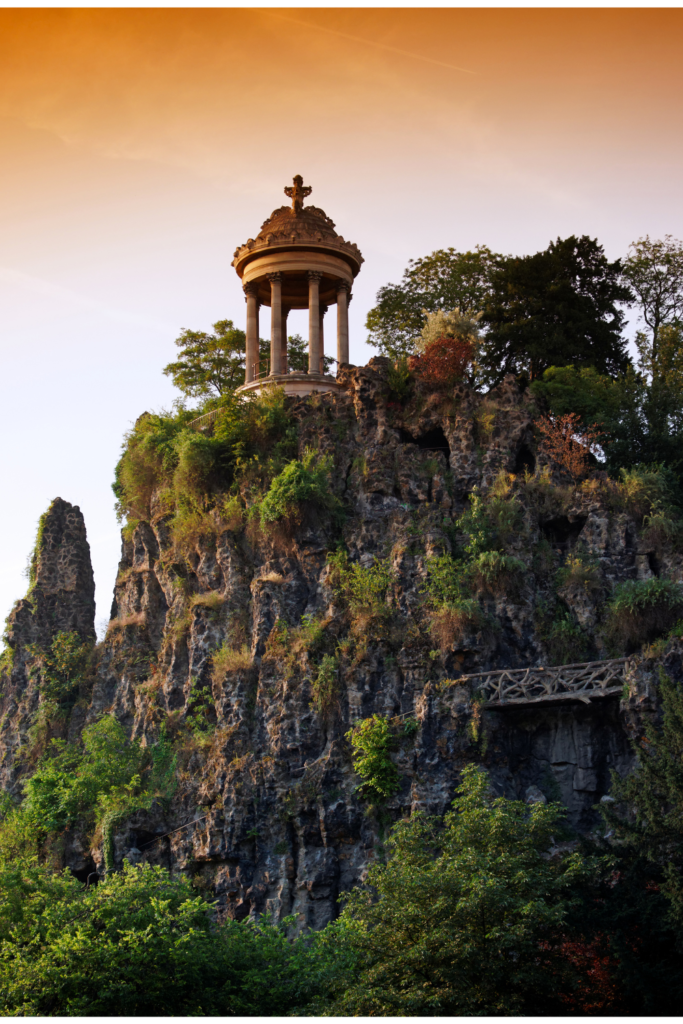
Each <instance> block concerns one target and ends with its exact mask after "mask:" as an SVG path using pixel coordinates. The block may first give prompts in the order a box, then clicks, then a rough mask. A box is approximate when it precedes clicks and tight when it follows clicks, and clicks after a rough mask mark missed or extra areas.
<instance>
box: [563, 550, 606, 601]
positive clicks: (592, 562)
mask: <svg viewBox="0 0 683 1024" xmlns="http://www.w3.org/2000/svg"><path fill="white" fill-rule="evenodd" d="M556 579H557V586H558V589H560V590H564V589H567V590H570V589H576V590H583V591H584V593H586V594H598V593H600V591H601V590H602V588H603V581H602V573H601V571H600V565H599V564H598V562H597V560H596V559H594V558H591V557H590V556H589V555H584V554H577V553H574V554H570V555H567V558H566V560H565V563H564V565H563V566H562V567H561V568H560V569H558V570H557V576H556Z"/></svg>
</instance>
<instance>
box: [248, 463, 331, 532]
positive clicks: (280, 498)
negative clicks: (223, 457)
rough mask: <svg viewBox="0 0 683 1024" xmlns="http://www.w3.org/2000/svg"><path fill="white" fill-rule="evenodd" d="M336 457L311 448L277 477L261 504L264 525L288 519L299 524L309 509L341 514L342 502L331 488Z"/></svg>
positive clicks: (262, 523)
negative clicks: (331, 474) (308, 507)
mask: <svg viewBox="0 0 683 1024" xmlns="http://www.w3.org/2000/svg"><path fill="white" fill-rule="evenodd" d="M331 469H332V457H331V456H330V455H320V454H319V452H317V451H315V450H314V449H311V448H307V449H306V450H305V452H304V455H303V458H302V459H300V460H299V459H294V460H293V461H292V462H290V463H289V464H288V465H287V466H285V468H284V469H283V471H282V472H281V473H280V474H279V476H276V477H275V479H274V480H273V482H272V483H271V485H270V489H269V491H268V493H267V494H266V496H265V497H264V498H263V500H262V501H261V503H260V516H261V526H263V527H267V526H268V525H269V524H272V523H276V522H279V521H282V520H286V521H288V522H290V523H295V522H298V521H299V520H300V518H301V515H302V514H303V511H304V509H305V508H306V506H312V507H314V508H316V509H318V510H320V511H330V512H333V513H336V515H337V518H338V517H339V515H340V513H341V503H340V501H339V499H338V498H337V497H336V496H335V495H334V494H333V493H332V490H331V488H330V471H331Z"/></svg>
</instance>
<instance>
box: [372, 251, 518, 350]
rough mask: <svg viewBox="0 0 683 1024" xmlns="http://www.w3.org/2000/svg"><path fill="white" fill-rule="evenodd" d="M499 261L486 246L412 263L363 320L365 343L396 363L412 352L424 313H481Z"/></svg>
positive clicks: (438, 253)
mask: <svg viewBox="0 0 683 1024" xmlns="http://www.w3.org/2000/svg"><path fill="white" fill-rule="evenodd" d="M502 259H503V257H502V256H500V255H498V254H497V253H493V252H491V250H490V249H489V248H487V246H485V245H478V246H476V248H475V249H474V250H472V251H468V252H458V251H457V250H456V249H453V248H449V249H438V250H437V251H436V252H433V253H431V254H430V255H429V256H424V257H422V258H421V259H417V260H410V261H409V263H408V267H407V269H406V271H405V273H404V274H403V280H402V281H401V284H398V285H395V284H389V285H386V286H385V287H384V288H380V290H379V291H378V293H377V300H376V303H377V304H376V305H375V306H374V307H373V308H372V309H371V310H370V312H369V313H368V315H367V319H366V322H365V326H366V327H367V329H368V330H369V331H370V337H369V338H368V343H369V344H370V345H375V346H376V347H377V348H378V349H379V351H380V352H381V353H382V355H387V356H390V357H391V358H392V359H398V358H400V357H401V356H406V355H409V354H410V353H411V352H413V350H414V347H415V341H416V339H417V338H419V336H420V333H421V331H422V328H423V326H424V323H425V313H424V311H425V310H426V311H427V312H429V313H434V312H436V311H437V310H444V311H446V312H449V311H451V310H453V309H455V308H456V307H457V308H458V309H460V310H462V312H463V314H465V313H471V314H474V313H477V312H480V311H481V310H482V309H483V308H484V306H485V304H486V302H487V300H488V297H489V296H490V294H491V290H492V286H491V277H492V273H493V271H494V269H495V268H496V267H497V266H499V264H500V263H501V261H502Z"/></svg>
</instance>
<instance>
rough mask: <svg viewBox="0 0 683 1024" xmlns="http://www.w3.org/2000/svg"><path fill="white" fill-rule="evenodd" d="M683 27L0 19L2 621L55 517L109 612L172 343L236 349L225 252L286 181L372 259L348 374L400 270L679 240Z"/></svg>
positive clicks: (573, 20) (663, 20) (260, 17)
mask: <svg viewBox="0 0 683 1024" xmlns="http://www.w3.org/2000/svg"><path fill="white" fill-rule="evenodd" d="M682 27H683V13H682V12H681V11H680V10H675V9H662V10H632V9H628V10H614V9H605V10H590V9H577V10H537V9H530V10H514V9H500V10H495V9H473V10H461V9H455V10H443V9H433V10H416V9H407V10H406V9H396V10H392V9H373V10H363V9H340V10H327V9H324V10H323V9H320V10H318V9H310V8H307V9H299V10H295V9H292V10H285V9H272V10H255V9H254V10H229V9H223V10H214V9H208V10H177V9H171V10H158V9H151V10H125V9H120V10H81V9H78V10H71V11H69V10H52V9H49V10H30V9H25V10H20V9H15V10H4V11H1V12H0V302H1V303H2V308H3V318H2V323H0V351H1V352H2V358H3V367H4V373H3V374H2V375H0V376H1V378H2V380H1V381H0V388H2V389H3V390H2V392H0V415H2V416H3V417H4V424H3V429H4V430H5V434H4V436H5V437H8V436H9V435H12V436H13V443H12V444H11V445H9V446H7V445H6V446H5V450H4V452H3V454H2V460H3V461H2V463H0V471H2V472H3V479H4V480H5V481H11V482H12V483H13V485H14V490H15V493H16V494H17V499H16V500H15V501H14V502H13V503H12V508H11V509H9V508H7V507H6V508H5V509H4V512H2V513H0V543H2V540H3V538H7V537H10V536H11V538H12V542H11V550H10V549H9V548H8V550H7V551H6V552H5V557H4V560H2V559H0V566H4V573H5V575H4V578H2V579H0V605H2V607H0V612H4V608H5V606H8V604H9V603H10V602H11V600H12V599H13V598H14V597H16V596H19V594H20V593H21V591H22V589H23V587H24V584H23V582H22V581H21V579H20V577H19V575H18V574H19V569H20V568H21V566H23V564H24V560H25V555H26V552H27V550H28V547H29V546H30V543H31V541H32V536H31V535H32V532H33V528H34V523H35V520H36V519H37V517H38V515H40V513H41V512H42V511H43V509H44V507H45V506H46V504H47V502H48V501H49V500H50V499H51V498H52V497H54V496H55V494H57V493H61V495H62V497H64V498H66V499H67V500H71V501H73V502H75V503H81V504H82V506H83V508H84V510H85V512H86V516H87V522H88V527H89V531H90V534H91V539H92V540H93V547H94V550H95V554H96V559H99V560H100V562H101V566H102V567H104V566H105V563H106V566H108V568H106V569H105V568H101V570H98V581H101V582H102V583H103V587H102V588H100V590H99V591H98V600H99V603H100V608H99V611H98V614H106V610H107V606H108V603H109V599H110V593H111V579H110V578H109V577H111V574H112V572H113V569H112V564H113V561H114V560H115V554H116V553H115V548H116V546H117V543H118V542H117V540H116V526H115V523H114V522H113V518H112V513H111V498H110V492H109V491H108V483H109V481H110V479H111V472H112V468H113V463H114V461H115V459H116V453H117V449H118V445H119V442H120V437H121V435H122V433H123V431H124V430H125V429H126V427H127V425H128V423H129V422H130V420H131V419H133V418H134V417H135V416H136V415H137V414H138V413H139V412H141V411H142V410H143V409H145V408H158V407H159V406H160V405H162V404H164V403H165V404H170V401H171V400H172V397H173V392H172V389H171V388H170V385H169V384H168V381H167V380H166V379H165V378H163V377H162V376H161V374H160V368H161V367H162V366H163V365H164V364H165V363H166V362H167V361H169V359H170V358H171V357H172V355H173V339H174V338H175V337H176V335H177V333H178V331H179V329H180V328H181V327H194V328H206V327H208V326H209V325H210V324H211V323H212V322H213V321H214V320H216V319H218V318H222V317H226V316H228V317H232V318H233V319H234V320H235V321H236V322H238V323H239V324H240V325H241V326H243V321H244V301H243V297H242V295H241V292H240V289H239V287H238V282H237V279H236V278H235V276H234V272H233V271H232V268H231V267H230V260H231V259H232V253H233V250H234V248H235V246H236V245H237V244H238V243H241V242H243V241H245V240H246V238H247V237H249V236H253V235H254V234H255V233H256V231H257V230H258V228H259V227H260V224H261V222H262V221H263V220H264V219H265V217H267V216H268V215H269V213H270V212H271V210H272V209H274V208H275V207H276V206H279V205H280V204H281V203H282V202H284V201H285V199H284V196H283V194H282V189H283V186H284V185H285V184H287V183H289V182H290V181H291V178H292V176H293V175H294V174H296V173H301V174H303V176H304V178H305V180H306V183H310V184H311V185H312V186H313V189H314V192H313V196H312V201H313V202H314V203H315V204H316V205H318V206H322V207H323V209H325V210H326V212H327V213H328V214H329V215H330V216H331V217H332V218H333V220H334V221H336V223H337V226H338V229H339V231H340V233H341V234H342V235H344V236H345V237H346V238H349V239H351V240H352V241H355V242H357V244H358V245H359V246H360V248H361V250H362V252H363V254H364V256H365V258H366V263H365V265H364V267H363V270H362V272H361V276H360V278H359V280H358V282H357V285H356V289H355V297H354V302H353V304H352V306H351V331H352V338H351V344H352V348H351V354H352V359H354V360H355V361H357V362H365V361H366V359H367V357H368V355H370V354H371V353H370V350H369V349H368V348H367V347H366V346H365V345H364V338H365V332H364V329H363V322H364V319H365V315H366V313H367V310H368V308H369V307H370V306H371V305H372V303H373V298H374V294H375V292H376V290H377V288H378V287H379V286H380V285H382V284H384V283H386V282H388V281H392V280H397V279H398V278H399V277H400V275H401V273H402V271H403V269H404V267H405V265H406V262H407V260H408V259H409V258H410V257H412V256H420V255H424V254H426V253H428V252H431V251H432V250H433V249H435V248H438V247H442V246H448V245H453V246H455V247H456V248H469V247H471V246H473V245H475V244H476V243H478V242H482V243H486V244H488V245H490V246H491V247H492V248H493V249H496V250H498V251H502V252H516V253H523V252H531V251H536V250H537V249H541V248H545V246H546V245H547V244H548V241H549V240H550V239H551V238H555V237H557V236H558V235H562V236H566V235H568V234H570V233H573V232H575V233H588V234H590V235H591V236H597V237H598V238H599V240H600V241H601V242H603V244H604V245H605V247H606V249H607V252H608V254H609V255H610V256H611V257H612V258H614V257H616V256H619V255H621V254H623V253H624V252H625V250H626V248H627V247H628V243H629V242H630V241H631V240H632V239H634V238H636V237H638V236H639V235H642V234H645V233H649V234H650V235H651V236H654V237H661V236H662V235H663V234H665V233H667V232H670V233H672V234H673V235H675V236H678V237H680V236H681V235H683V224H682V223H681V222H682V220H683V210H682V203H681V187H680V182H681V179H682V174H681V171H682V170H683V168H682V166H681V165H682V163H683V160H682V155H683V154H682V152H681V150H682V146H683V141H682V140H683V133H682V132H681V127H682V126H681V119H682V114H681V106H682V105H681V96H682V95H683V88H682V86H683V83H682V82H681V78H682V77H683V71H682V65H683V61H681V56H680V55H681V48H682V47H681V41H682V35H683V33H682V31H681V30H682ZM292 319H293V320H295V317H294V315H293V318H292ZM291 326H292V329H294V330H296V329H301V330H302V333H304V331H305V324H304V319H303V317H302V320H301V323H300V324H299V323H296V322H294V323H292V325H291ZM267 329H268V328H267V324H265V325H264V329H263V330H262V333H267ZM27 407H30V408H31V410H32V413H31V415H30V416H29V417H27V415H26V409H27ZM84 424H87V428H84ZM46 438H48V441H49V443H48V444H47V445H46V443H45V439H46ZM36 460H37V461H36ZM19 496H21V497H19ZM3 514H4V516H5V520H4V521H3V519H2V515H3ZM98 545H99V547H98ZM112 551H114V554H113V555H112ZM98 564H99V563H98ZM107 574H109V575H107Z"/></svg>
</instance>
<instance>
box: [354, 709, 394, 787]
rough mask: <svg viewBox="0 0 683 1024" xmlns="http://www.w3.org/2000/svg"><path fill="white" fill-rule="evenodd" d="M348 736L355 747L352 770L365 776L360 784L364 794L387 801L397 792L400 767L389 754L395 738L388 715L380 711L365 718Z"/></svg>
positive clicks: (392, 748) (362, 776)
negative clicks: (384, 716) (381, 713)
mask: <svg viewBox="0 0 683 1024" xmlns="http://www.w3.org/2000/svg"><path fill="white" fill-rule="evenodd" d="M346 738H347V739H348V740H349V741H350V743H351V746H352V748H353V770H354V771H355V772H356V773H357V774H358V775H360V777H361V779H363V782H362V783H361V785H360V786H359V787H358V789H359V791H360V792H361V793H362V795H364V796H370V797H372V798H374V799H375V800H377V801H379V802H384V801H385V800H388V799H389V797H392V796H393V795H394V793H396V792H398V790H399V788H400V783H399V775H398V769H397V767H396V765H395V764H394V762H393V761H392V760H391V757H390V756H389V755H390V752H391V751H392V750H394V749H395V747H396V738H395V736H394V735H393V733H392V732H391V728H390V725H389V721H388V719H386V718H380V716H379V715H373V716H372V718H364V719H363V721H362V722H359V723H358V725H356V726H355V727H354V728H353V729H350V730H349V732H347V733H346Z"/></svg>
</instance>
